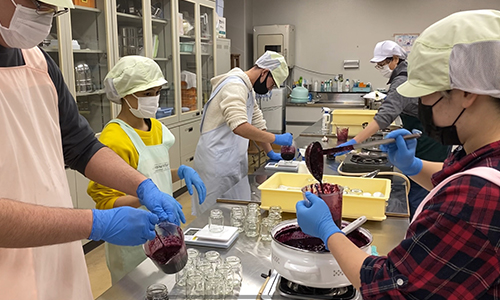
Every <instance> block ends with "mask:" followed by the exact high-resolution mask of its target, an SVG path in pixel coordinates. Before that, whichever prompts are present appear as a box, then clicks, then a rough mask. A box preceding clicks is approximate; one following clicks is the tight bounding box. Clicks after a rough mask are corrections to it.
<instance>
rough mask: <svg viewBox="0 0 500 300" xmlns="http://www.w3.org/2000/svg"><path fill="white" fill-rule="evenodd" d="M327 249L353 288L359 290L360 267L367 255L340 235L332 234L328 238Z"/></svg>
mask: <svg viewBox="0 0 500 300" xmlns="http://www.w3.org/2000/svg"><path fill="white" fill-rule="evenodd" d="M328 249H330V252H331V253H332V254H333V256H334V257H335V260H337V262H338V263H339V265H340V268H341V269H342V272H344V274H345V276H347V279H349V281H350V282H351V283H352V285H354V287H355V288H357V289H359V287H360V286H361V280H360V272H361V266H362V265H363V262H364V260H365V259H366V258H367V257H368V256H369V255H368V254H367V253H366V252H364V251H363V250H361V249H359V248H358V246H356V245H354V244H353V243H352V242H351V241H350V240H349V239H348V238H347V237H346V236H345V235H343V234H342V233H336V234H332V235H331V236H330V238H328Z"/></svg>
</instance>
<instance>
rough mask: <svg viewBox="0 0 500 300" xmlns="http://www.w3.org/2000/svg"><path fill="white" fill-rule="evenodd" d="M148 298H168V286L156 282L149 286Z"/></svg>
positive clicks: (166, 299) (158, 299)
mask: <svg viewBox="0 0 500 300" xmlns="http://www.w3.org/2000/svg"><path fill="white" fill-rule="evenodd" d="M146 300H168V289H167V286H166V285H164V284H162V283H155V284H152V285H150V286H148V289H147V290H146Z"/></svg>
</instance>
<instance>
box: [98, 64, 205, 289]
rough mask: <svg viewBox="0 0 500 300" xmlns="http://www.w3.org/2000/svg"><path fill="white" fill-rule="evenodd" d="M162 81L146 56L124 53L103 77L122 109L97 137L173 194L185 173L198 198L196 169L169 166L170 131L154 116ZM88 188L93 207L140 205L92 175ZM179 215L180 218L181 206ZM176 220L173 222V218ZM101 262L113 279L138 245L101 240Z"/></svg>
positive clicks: (137, 255) (129, 266)
mask: <svg viewBox="0 0 500 300" xmlns="http://www.w3.org/2000/svg"><path fill="white" fill-rule="evenodd" d="M166 83H167V81H166V80H165V78H164V77H163V74H162V72H161V69H160V67H159V66H158V65H157V64H156V62H155V61H154V60H152V59H150V58H147V57H142V56H126V57H123V58H122V59H120V61H119V62H118V63H117V64H116V65H115V66H114V67H113V69H111V71H110V72H109V73H108V75H107V76H106V79H105V87H106V92H107V96H108V98H109V99H110V100H112V101H114V102H116V103H118V102H119V103H121V111H120V113H119V114H118V117H117V118H116V119H113V120H111V121H110V122H109V123H108V124H107V125H106V127H105V128H104V129H103V131H102V133H101V135H100V138H99V139H100V141H101V142H102V143H103V144H105V145H107V146H108V147H110V148H111V149H112V150H113V151H115V152H116V153H117V154H118V155H119V156H120V157H122V158H123V160H124V161H125V162H127V163H128V164H130V165H131V166H132V167H134V168H135V169H137V170H138V171H139V172H141V173H142V174H143V175H144V176H146V177H148V178H151V180H152V181H153V182H154V183H155V184H156V185H157V186H158V187H159V189H160V190H161V191H162V192H164V193H166V194H168V195H170V198H171V200H172V201H173V202H175V205H178V206H179V207H180V204H178V202H176V201H175V199H174V198H173V197H172V195H173V190H172V179H174V180H175V181H177V180H180V179H185V180H186V184H187V186H188V190H189V191H190V193H191V194H192V185H194V186H195V188H196V189H197V191H198V192H199V193H198V195H199V199H198V201H199V202H200V203H203V200H204V196H205V186H204V184H203V182H202V181H201V179H200V177H199V176H198V175H197V174H196V172H195V171H194V170H193V169H192V168H190V167H188V166H184V165H182V166H181V167H180V168H179V169H171V167H170V160H169V155H168V151H169V149H170V147H171V146H172V145H173V144H174V142H175V137H174V135H173V134H172V133H171V132H170V131H169V130H168V129H167V127H166V126H165V125H163V124H162V123H161V122H159V121H158V120H156V119H154V117H155V113H156V110H157V108H158V101H159V97H160V90H161V87H162V86H163V85H164V84H166ZM88 194H89V195H90V196H91V197H92V198H93V199H94V201H96V207H97V208H101V209H109V208H113V207H119V206H133V207H140V208H142V209H145V207H144V206H142V205H141V203H140V202H139V199H137V197H135V196H131V195H127V194H125V193H123V192H120V191H117V190H115V189H112V188H109V187H106V186H104V185H100V184H98V183H96V182H93V181H91V182H90V183H89V187H88ZM179 215H180V216H179V219H180V220H181V221H182V222H185V219H184V215H183V214H182V211H180V213H179ZM176 223H177V225H179V223H178V222H176ZM105 248H106V262H107V264H108V268H109V270H110V272H111V278H112V282H113V283H115V282H117V281H118V280H120V279H121V278H122V277H123V276H124V275H126V274H127V273H128V272H130V271H131V270H133V269H134V268H135V267H137V266H138V265H139V264H140V263H141V262H142V261H143V260H144V259H145V258H146V256H145V254H144V250H143V248H142V246H136V247H126V246H119V245H115V244H112V243H106V244H105Z"/></svg>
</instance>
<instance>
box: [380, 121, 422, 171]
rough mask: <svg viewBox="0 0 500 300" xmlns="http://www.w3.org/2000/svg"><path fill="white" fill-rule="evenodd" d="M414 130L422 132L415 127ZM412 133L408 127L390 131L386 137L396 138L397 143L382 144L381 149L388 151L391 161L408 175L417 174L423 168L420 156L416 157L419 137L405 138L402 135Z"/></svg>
mask: <svg viewBox="0 0 500 300" xmlns="http://www.w3.org/2000/svg"><path fill="white" fill-rule="evenodd" d="M413 131H414V132H420V131H419V130H416V129H414V130H413ZM407 134H411V133H410V132H409V131H408V130H406V129H398V130H394V131H391V132H389V134H388V135H387V136H386V137H385V138H393V139H396V142H395V143H391V144H387V145H381V146H380V150H382V151H384V152H387V156H388V157H389V161H390V162H391V163H392V164H393V165H395V166H396V167H397V168H398V169H400V170H401V172H403V174H405V175H408V176H413V175H417V174H418V173H420V171H421V170H422V167H423V164H422V160H421V159H420V158H417V157H415V149H417V139H411V140H405V139H403V137H402V135H407Z"/></svg>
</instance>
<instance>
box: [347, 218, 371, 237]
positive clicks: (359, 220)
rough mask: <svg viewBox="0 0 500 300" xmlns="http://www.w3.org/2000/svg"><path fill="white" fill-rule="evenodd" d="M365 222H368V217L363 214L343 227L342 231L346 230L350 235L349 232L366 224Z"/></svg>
mask: <svg viewBox="0 0 500 300" xmlns="http://www.w3.org/2000/svg"><path fill="white" fill-rule="evenodd" d="M365 222H366V217H365V216H361V217H359V218H357V219H356V220H354V221H352V222H351V223H350V224H349V225H347V226H346V227H344V228H342V232H344V234H345V235H348V234H349V233H351V232H353V231H354V230H356V229H357V228H358V227H359V226H361V225H363V224H365Z"/></svg>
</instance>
